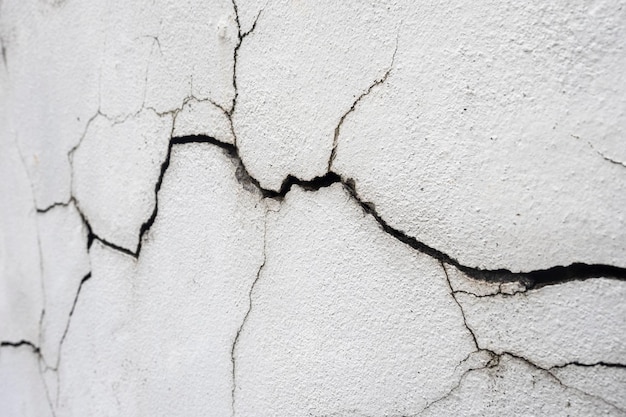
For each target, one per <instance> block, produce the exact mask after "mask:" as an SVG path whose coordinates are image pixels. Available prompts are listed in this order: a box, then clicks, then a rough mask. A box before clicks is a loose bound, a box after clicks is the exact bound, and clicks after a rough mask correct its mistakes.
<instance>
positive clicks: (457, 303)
mask: <svg viewBox="0 0 626 417" xmlns="http://www.w3.org/2000/svg"><path fill="white" fill-rule="evenodd" d="M439 264H440V265H441V268H442V269H443V273H444V275H445V276H446V283H447V284H448V288H449V289H450V296H451V297H452V299H453V300H454V302H455V303H456V305H457V306H459V311H460V312H461V317H463V325H464V326H465V328H466V329H467V331H468V332H469V334H470V335H471V336H472V340H473V342H474V346H475V347H476V351H479V350H482V349H481V348H480V346H479V345H478V340H477V339H476V334H474V330H473V329H472V328H471V327H470V326H469V324H467V318H466V317H465V311H464V310H463V306H462V305H461V303H459V300H457V299H456V297H455V295H454V288H452V283H451V282H450V276H449V275H448V270H447V269H446V264H445V263H444V262H443V261H439Z"/></svg>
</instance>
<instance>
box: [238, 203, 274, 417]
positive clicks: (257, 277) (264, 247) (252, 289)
mask: <svg viewBox="0 0 626 417" xmlns="http://www.w3.org/2000/svg"><path fill="white" fill-rule="evenodd" d="M268 212H269V209H267V208H266V209H265V220H264V224H263V261H262V262H261V265H260V266H259V269H258V270H257V273H256V277H255V278H254V281H253V282H252V285H251V286H250V291H249V293H248V309H247V310H246V314H245V315H244V317H243V320H242V321H241V324H240V325H239V328H238V329H237V333H236V334H235V338H234V339H233V344H232V346H231V349H230V361H231V363H232V388H231V409H232V416H233V417H234V416H235V400H236V390H237V360H236V351H237V346H238V343H239V337H240V336H241V333H242V332H243V329H244V327H245V325H246V323H247V321H248V317H249V316H250V312H251V311H252V294H253V293H254V289H255V287H256V284H257V282H259V278H260V277H261V272H262V271H263V268H264V267H265V262H266V261H267V216H268Z"/></svg>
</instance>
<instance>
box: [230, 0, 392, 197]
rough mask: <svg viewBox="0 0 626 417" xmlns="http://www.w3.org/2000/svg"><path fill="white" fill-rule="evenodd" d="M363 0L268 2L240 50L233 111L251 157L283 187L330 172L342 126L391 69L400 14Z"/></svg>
mask: <svg viewBox="0 0 626 417" xmlns="http://www.w3.org/2000/svg"><path fill="white" fill-rule="evenodd" d="M390 8H392V6H387V5H384V4H364V3H362V2H358V1H343V2H333V1H326V2H324V3H316V4H315V5H314V4H312V3H302V4H300V3H293V2H290V1H279V2H270V3H268V4H267V5H266V6H265V7H264V8H263V11H262V12H261V15H260V17H259V20H258V23H257V26H256V28H255V30H254V32H253V33H252V34H251V35H250V36H248V37H247V38H246V39H245V40H244V42H243V44H242V46H241V49H240V51H239V58H238V62H237V74H236V77H237V88H238V98H237V106H236V108H235V113H234V115H233V121H234V127H235V133H236V135H237V144H238V146H239V148H240V151H241V155H242V158H243V160H244V163H245V164H246V166H247V167H248V170H249V171H250V173H251V174H252V176H253V177H255V178H256V179H258V180H259V182H260V183H261V186H263V187H265V188H271V189H274V190H277V189H279V188H280V185H281V183H282V181H283V179H284V178H285V177H286V176H287V175H289V174H292V175H294V176H296V177H299V178H301V179H305V180H310V179H312V178H313V177H315V176H321V175H323V174H324V173H325V172H326V169H327V163H328V158H329V156H330V152H331V148H332V143H333V136H334V133H335V128H336V126H337V124H338V123H339V121H340V119H341V117H342V115H343V114H344V113H346V112H347V111H349V110H350V107H351V106H352V104H353V102H354V100H355V99H356V98H357V97H358V96H359V95H361V94H362V93H363V92H364V91H366V90H367V89H368V87H369V86H370V84H371V83H372V82H374V81H375V80H376V79H378V78H380V77H381V76H382V75H383V74H384V73H385V72H386V71H387V69H388V68H389V66H390V65H391V61H392V56H393V53H394V48H395V42H396V35H397V33H398V25H399V18H397V17H396V16H395V15H394V13H390V11H389V9H390Z"/></svg>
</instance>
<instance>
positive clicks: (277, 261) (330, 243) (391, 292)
mask: <svg viewBox="0 0 626 417" xmlns="http://www.w3.org/2000/svg"><path fill="white" fill-rule="evenodd" d="M266 256H267V258H266V262H265V264H264V267H263V269H262V270H261V272H260V278H259V280H258V282H257V284H256V286H255V287H254V290H253V291H252V293H251V297H252V307H251V312H250V314H249V316H248V320H247V322H246V324H245V326H244V327H243V328H242V333H241V336H240V339H239V343H238V345H237V349H236V350H235V358H236V361H237V367H236V375H235V377H236V381H237V384H236V390H235V392H234V394H235V411H236V415H238V416H247V415H250V416H252V415H259V414H265V415H310V414H312V415H327V414H329V413H332V412H338V413H339V414H342V415H351V414H350V413H351V411H350V410H358V413H360V414H364V415H396V414H401V415H407V414H408V415H410V414H412V413H415V412H417V411H419V410H420V409H422V408H423V407H425V406H426V404H427V403H428V402H430V401H433V400H434V399H436V398H438V397H439V396H441V395H443V393H445V392H447V391H448V390H450V389H451V388H452V387H453V386H454V384H455V383H456V381H457V380H458V378H460V375H461V373H462V371H463V369H464V366H463V365H462V362H463V361H464V359H466V358H467V357H468V355H469V354H470V353H471V352H472V351H474V350H475V346H474V345H473V341H472V337H471V335H470V333H469V331H468V330H467V329H466V328H465V327H464V325H463V318H462V316H461V311H460V309H459V308H458V306H457V305H456V303H455V302H454V300H453V299H452V297H451V296H450V292H449V287H448V284H447V282H446V278H445V275H444V272H443V269H442V268H441V265H440V264H439V262H438V261H436V260H433V259H432V258H429V257H427V256H425V255H420V254H416V253H415V252H413V250H412V249H411V248H409V247H408V246H406V245H404V244H402V243H400V242H398V241H396V240H395V239H393V238H391V237H390V236H388V235H386V234H385V233H383V232H382V231H381V229H380V228H379V227H378V225H377V224H376V223H375V221H374V220H373V219H372V218H371V217H370V216H368V215H365V214H364V213H363V212H362V211H361V209H360V208H359V207H358V206H357V205H356V204H355V203H354V202H353V201H352V200H350V199H349V197H348V195H347V193H346V191H345V190H344V189H343V187H342V186H341V185H340V184H335V185H333V186H331V187H329V188H322V189H320V190H318V191H316V192H307V191H304V190H302V189H301V188H299V187H294V188H293V189H292V191H291V192H290V193H289V194H288V195H287V197H286V200H285V201H284V202H283V204H282V207H281V209H280V211H278V212H277V213H272V212H270V214H269V223H268V229H267V246H266Z"/></svg>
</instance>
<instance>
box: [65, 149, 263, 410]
mask: <svg viewBox="0 0 626 417" xmlns="http://www.w3.org/2000/svg"><path fill="white" fill-rule="evenodd" d="M235 171H236V165H235V164H233V162H232V161H231V159H230V157H229V156H228V155H226V154H225V153H224V151H223V150H221V149H219V148H217V147H215V146H212V145H210V144H186V145H176V146H174V147H173V148H172V157H171V164H170V167H169V169H168V171H167V172H166V174H165V176H164V178H163V186H162V188H161V191H160V195H159V196H160V198H159V204H160V206H159V211H158V215H157V218H156V220H155V223H154V224H153V226H152V228H151V229H150V232H149V234H148V235H147V236H146V241H145V244H144V246H143V248H142V251H141V256H140V257H139V259H138V261H135V259H134V258H133V257H130V256H127V255H124V254H121V253H120V252H119V251H116V250H114V249H111V248H108V247H106V246H103V245H102V244H100V243H99V242H97V241H96V242H94V245H93V247H92V249H91V252H90V254H91V258H92V267H93V272H92V274H93V276H92V278H91V279H90V280H89V281H87V282H86V283H85V284H84V286H83V289H82V291H81V295H80V298H79V300H78V303H77V306H76V309H75V312H74V315H73V317H72V323H71V326H70V329H69V332H68V335H67V338H66V340H65V343H64V345H63V351H62V362H61V368H60V370H59V372H60V374H59V375H60V396H59V408H58V409H57V416H59V417H61V416H70V415H94V414H99V413H102V410H105V414H106V415H110V416H116V415H119V416H127V415H159V414H167V415H173V416H176V415H180V416H187V415H214V416H224V415H230V413H231V390H232V387H233V385H232V384H233V379H232V368H233V363H232V362H231V346H232V343H233V340H234V338H235V335H236V332H237V330H238V328H239V326H240V325H241V322H242V320H243V317H244V315H245V312H246V310H247V307H248V302H249V299H248V296H249V291H250V287H251V285H252V282H253V280H254V278H255V277H256V273H257V271H258V268H259V266H260V265H261V263H262V259H263V233H264V222H265V206H264V204H263V202H262V201H260V196H259V195H258V194H256V193H251V192H248V191H246V190H244V189H243V188H242V187H241V185H240V184H239V183H238V182H237V178H236V176H235ZM131 317H132V319H129V318H131Z"/></svg>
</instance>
